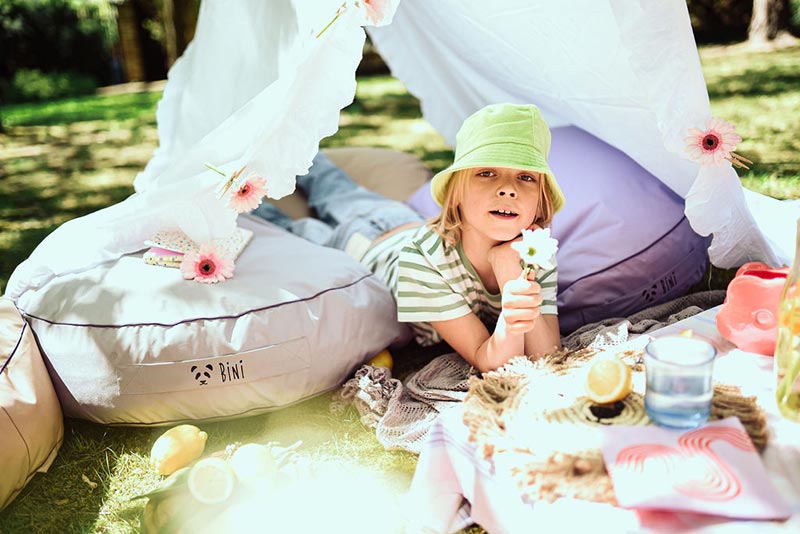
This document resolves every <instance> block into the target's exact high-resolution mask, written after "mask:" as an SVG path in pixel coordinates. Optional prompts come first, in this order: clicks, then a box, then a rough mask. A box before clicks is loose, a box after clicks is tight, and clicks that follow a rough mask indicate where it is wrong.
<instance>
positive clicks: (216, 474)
mask: <svg viewBox="0 0 800 534" xmlns="http://www.w3.org/2000/svg"><path fill="white" fill-rule="evenodd" d="M186 483H187V485H188V486H189V492H190V493H191V494H192V497H194V498H195V499H197V501H198V502H201V503H203V504H219V503H221V502H225V501H227V500H228V498H229V497H230V496H231V493H233V485H234V483H235V475H234V474H233V470H232V469H231V467H230V466H229V465H228V462H226V461H225V460H223V459H222V458H204V459H202V460H200V461H199V462H197V463H196V464H194V466H192V469H191V471H189V478H188V479H187V481H186Z"/></svg>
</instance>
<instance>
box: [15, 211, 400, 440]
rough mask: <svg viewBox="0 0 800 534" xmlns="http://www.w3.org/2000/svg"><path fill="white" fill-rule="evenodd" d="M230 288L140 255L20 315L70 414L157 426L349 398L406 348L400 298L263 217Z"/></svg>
mask: <svg viewBox="0 0 800 534" xmlns="http://www.w3.org/2000/svg"><path fill="white" fill-rule="evenodd" d="M239 225H240V226H242V227H244V228H248V229H251V230H252V231H253V232H254V236H253V239H252V241H251V242H250V244H249V245H248V246H247V247H246V248H245V250H244V252H243V253H242V255H241V256H240V257H239V259H238V260H237V262H236V272H235V275H234V277H233V278H231V279H229V280H227V281H225V282H224V283H221V284H213V285H211V284H199V283H195V282H192V281H186V280H183V279H182V277H181V274H180V271H179V270H178V269H174V268H168V267H159V266H151V265H146V264H145V263H144V261H143V260H142V258H141V253H139V254H132V255H128V256H124V257H122V258H120V259H119V260H118V261H115V262H111V263H107V264H104V265H100V266H97V267H95V268H92V269H90V270H88V271H85V272H83V273H79V274H71V275H66V276H62V277H59V278H56V279H54V280H52V281H50V282H49V283H48V284H46V285H45V286H43V287H42V288H41V289H39V290H36V291H28V292H26V293H24V294H23V295H21V296H20V298H19V300H18V306H19V308H20V310H23V311H24V315H25V317H26V319H27V320H28V322H29V323H30V326H31V328H32V329H33V331H34V332H35V333H36V337H37V339H38V341H39V344H40V346H41V349H42V352H43V354H44V355H45V357H46V358H47V360H48V361H49V364H50V367H51V370H52V378H53V382H54V384H55V386H56V390H57V392H58V396H59V399H60V401H61V404H62V407H63V409H64V413H65V414H66V415H68V416H72V417H81V418H86V419H89V420H92V421H96V422H99V423H107V424H129V425H151V424H172V423H176V422H179V421H186V420H215V419H222V418H228V417H234V416H243V415H251V414H256V413H260V412H264V411H267V410H271V409H275V408H278V407H282V406H286V405H289V404H292V403H295V402H298V401H301V400H303V399H306V398H308V397H311V396H313V395H316V394H319V393H321V392H324V391H327V390H331V389H334V388H336V387H337V386H339V385H340V384H341V383H342V382H343V381H344V380H345V379H346V378H347V377H348V376H349V375H350V374H351V372H352V371H353V370H354V368H355V367H357V366H358V365H360V364H361V363H363V362H364V361H365V360H366V359H368V358H369V357H371V356H372V355H374V354H375V353H377V352H379V351H380V350H382V349H383V348H385V347H386V346H388V345H390V344H391V343H392V342H393V341H394V340H395V339H398V338H399V337H401V335H402V334H403V333H404V330H402V329H401V327H400V325H399V324H398V323H397V321H396V310H395V304H394V299H393V298H392V296H391V293H390V292H389V290H388V288H386V287H385V286H384V285H383V284H381V282H380V281H378V280H377V279H376V278H375V277H374V276H372V274H371V273H370V272H369V271H368V270H367V269H366V268H364V267H363V266H361V265H360V264H359V263H358V262H356V261H354V260H353V259H352V258H350V257H349V256H347V255H346V254H345V253H344V252H341V251H338V250H334V249H330V248H325V247H320V246H318V245H314V244H312V243H310V242H308V241H305V240H303V239H301V238H299V237H296V236H294V235H291V234H289V233H287V232H285V231H283V230H282V229H279V228H278V227H277V226H274V225H272V224H270V223H268V222H266V221H263V220H261V219H258V218H256V217H253V216H250V215H242V216H240V217H239Z"/></svg>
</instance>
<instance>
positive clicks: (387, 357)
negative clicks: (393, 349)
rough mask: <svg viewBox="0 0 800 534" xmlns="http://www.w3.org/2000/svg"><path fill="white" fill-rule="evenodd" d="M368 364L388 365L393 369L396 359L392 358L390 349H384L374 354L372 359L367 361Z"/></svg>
mask: <svg viewBox="0 0 800 534" xmlns="http://www.w3.org/2000/svg"><path fill="white" fill-rule="evenodd" d="M367 364H368V365H372V366H374V367H386V368H387V369H391V368H392V366H394V360H393V359H392V355H391V354H390V353H389V351H388V350H386V349H384V350H382V351H380V352H379V353H378V354H376V355H375V356H373V357H372V359H371V360H370V361H368V362H367Z"/></svg>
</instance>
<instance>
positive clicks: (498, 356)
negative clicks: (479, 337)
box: [475, 314, 525, 373]
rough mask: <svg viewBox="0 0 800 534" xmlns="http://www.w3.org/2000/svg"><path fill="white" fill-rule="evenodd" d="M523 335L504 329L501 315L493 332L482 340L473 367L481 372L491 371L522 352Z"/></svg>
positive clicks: (504, 325)
mask: <svg viewBox="0 0 800 534" xmlns="http://www.w3.org/2000/svg"><path fill="white" fill-rule="evenodd" d="M524 351H525V335H524V334H512V333H510V332H508V331H507V330H506V324H505V320H504V318H503V316H502V314H501V315H500V317H499V318H498V320H497V326H496V327H495V329H494V333H493V334H492V335H490V336H489V337H488V338H487V339H486V341H484V342H483V343H482V344H481V346H480V347H478V350H477V351H476V354H475V360H476V362H475V367H476V368H477V369H478V370H479V371H480V372H482V373H485V372H486V371H493V370H495V369H497V368H498V367H500V366H502V365H504V364H505V363H506V362H507V361H508V360H510V359H511V358H512V357H514V356H518V355H520V354H524Z"/></svg>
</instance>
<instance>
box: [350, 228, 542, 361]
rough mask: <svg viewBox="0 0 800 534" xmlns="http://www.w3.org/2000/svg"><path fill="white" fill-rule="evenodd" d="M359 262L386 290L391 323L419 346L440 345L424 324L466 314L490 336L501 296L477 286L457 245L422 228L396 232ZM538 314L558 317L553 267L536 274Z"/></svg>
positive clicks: (470, 266)
mask: <svg viewBox="0 0 800 534" xmlns="http://www.w3.org/2000/svg"><path fill="white" fill-rule="evenodd" d="M361 262H362V263H363V264H364V265H366V266H367V267H368V268H369V269H370V270H371V271H372V272H373V273H375V275H376V276H378V277H379V278H380V279H381V280H383V282H384V283H385V284H387V285H388V286H389V287H390V288H391V289H392V293H393V294H394V297H395V299H396V301H397V318H398V320H399V321H400V322H407V323H411V327H412V328H413V330H414V334H415V338H416V340H417V342H418V343H419V344H420V345H422V346H427V345H433V344H434V343H438V342H440V341H441V340H442V338H441V336H440V335H439V333H438V332H436V330H435V329H434V328H433V327H432V326H431V325H430V321H447V320H449V319H457V318H459V317H462V316H464V315H467V314H468V313H470V312H472V313H474V314H475V315H477V316H478V318H480V320H481V321H482V322H483V323H484V324H485V325H486V328H487V329H488V330H489V331H490V332H492V331H493V330H494V327H495V324H496V323H497V317H498V316H499V315H500V311H501V309H502V307H501V306H502V295H501V294H499V293H498V294H491V293H489V292H488V291H486V289H485V288H484V286H483V283H482V282H481V279H480V277H479V276H478V274H477V273H476V272H475V269H474V268H473V267H472V264H471V263H470V262H469V259H468V258H467V256H466V254H464V251H463V250H462V248H461V244H460V243H459V244H458V245H457V246H445V244H444V242H443V241H442V238H441V237H440V236H439V235H438V234H437V233H436V232H434V231H433V230H432V229H431V228H429V227H428V226H422V227H416V228H409V229H407V230H402V231H400V232H398V233H396V234H394V235H392V236H390V237H388V238H387V239H384V240H383V241H380V242H379V243H377V244H376V245H375V246H374V247H372V248H371V249H369V250H368V251H367V253H366V254H365V255H364V257H363V258H362V259H361ZM552 262H553V265H555V264H556V261H555V258H553V259H552ZM536 281H537V282H538V283H539V284H540V285H541V286H542V297H543V299H544V301H543V302H542V308H541V311H542V313H543V314H551V315H556V314H558V309H557V307H556V294H557V291H558V288H557V281H558V268H557V267H554V268H553V269H551V270H549V271H541V270H540V271H539V272H538V273H537V275H536Z"/></svg>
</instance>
